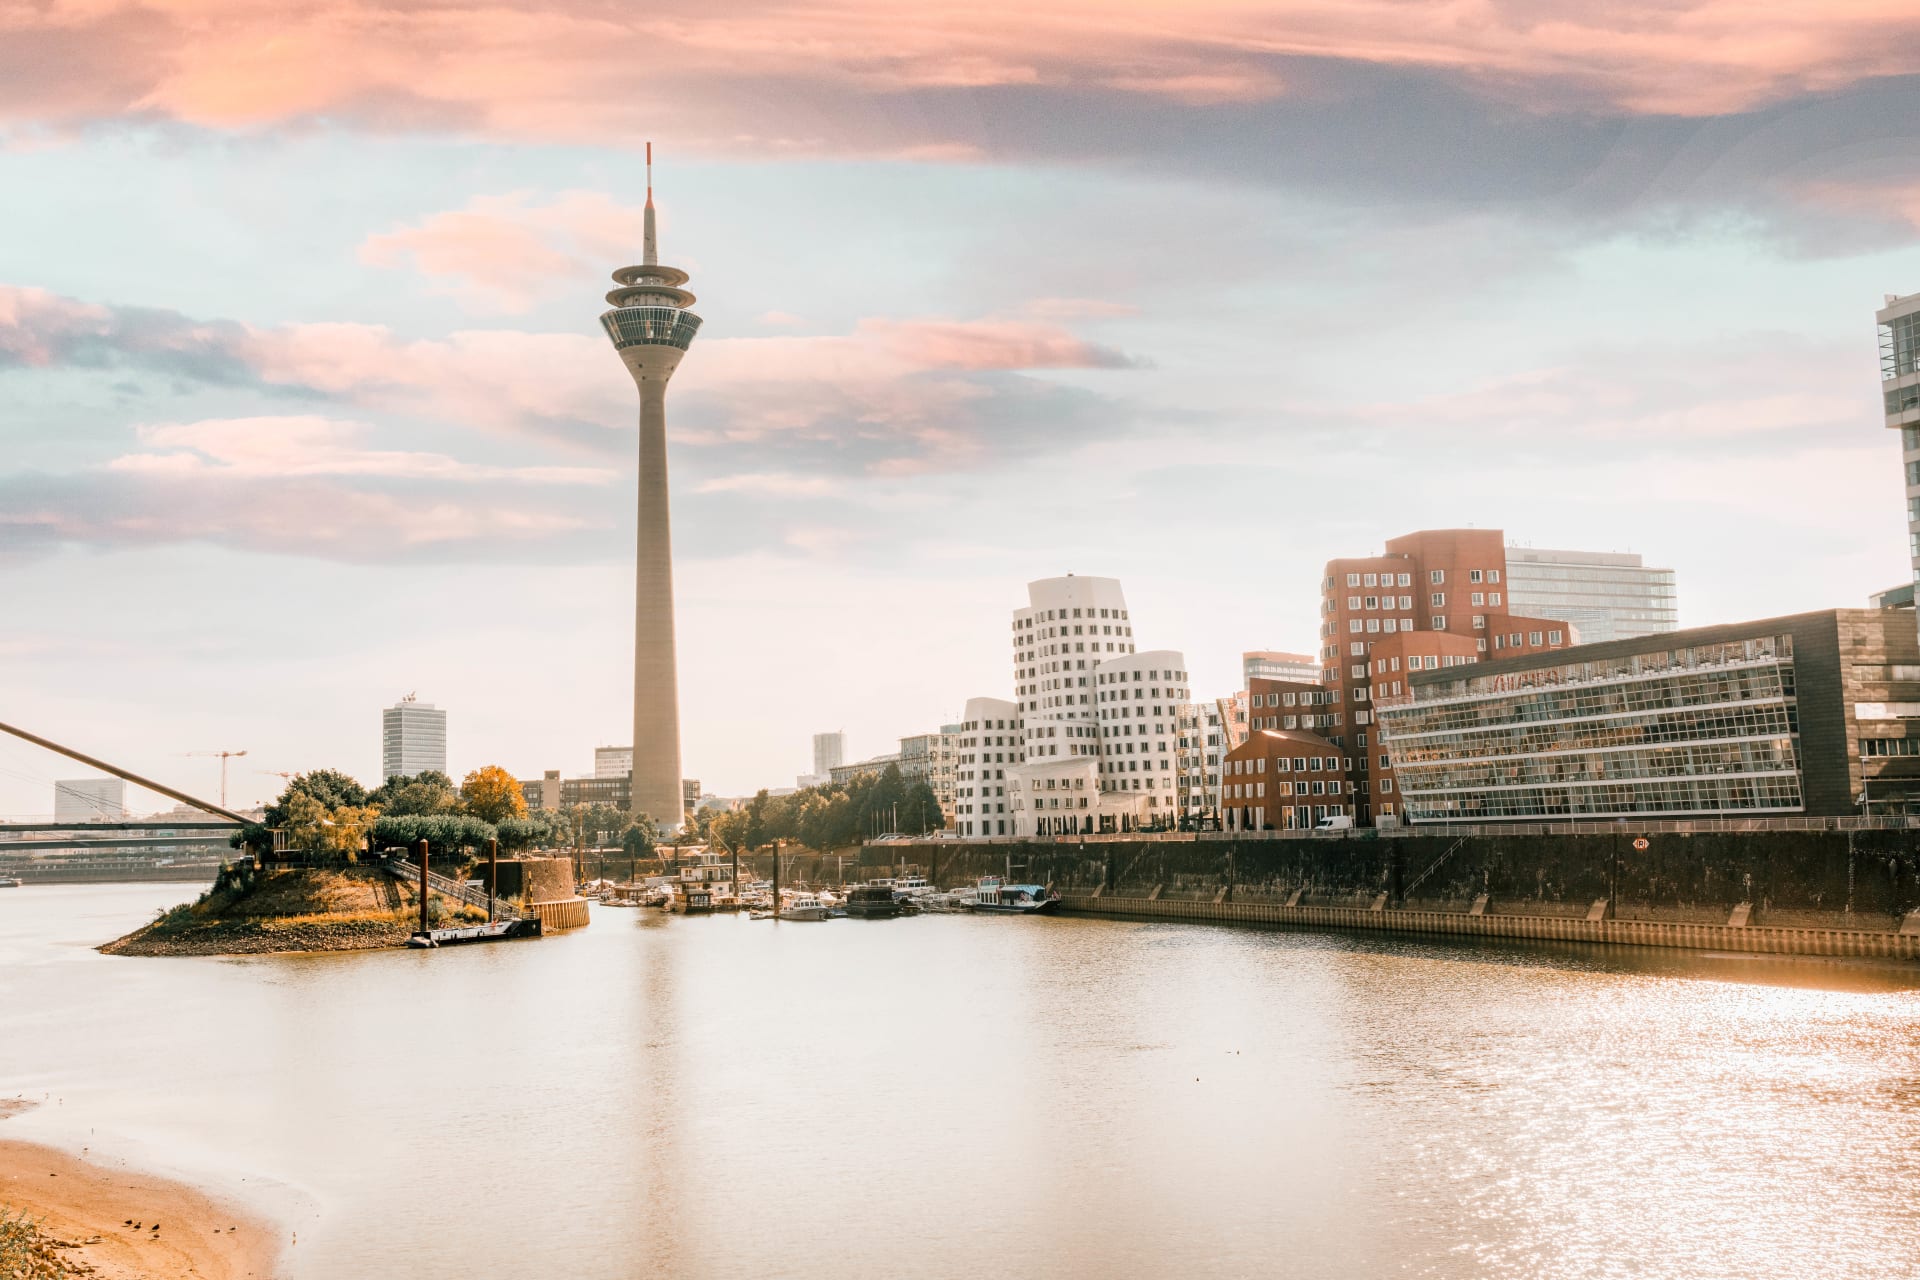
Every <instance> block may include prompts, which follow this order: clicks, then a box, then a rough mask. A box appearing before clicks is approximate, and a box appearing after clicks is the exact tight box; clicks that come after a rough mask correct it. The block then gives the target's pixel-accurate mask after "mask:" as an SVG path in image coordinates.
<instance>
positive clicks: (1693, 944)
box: [1060, 894, 1920, 960]
mask: <svg viewBox="0 0 1920 1280" xmlns="http://www.w3.org/2000/svg"><path fill="white" fill-rule="evenodd" d="M1060 905H1061V908H1062V909H1063V910H1064V911H1066V912H1068V913H1069V914H1073V915H1097V916H1113V917H1119V918H1123V919H1137V920H1187V921H1193V922H1195V923H1202V922H1204V923H1212V924H1262V925H1282V926H1293V927H1295V928H1306V929H1340V930H1348V931H1352V932H1360V933H1392V934H1444V935H1449V936H1452V937H1470V938H1502V939H1525V940H1529V941H1539V942H1590V943H1600V944H1609V945H1614V946H1630V947H1682V948H1690V949H1694V950H1706V951H1739V952H1755V953H1761V954H1768V955H1801V956H1845V957H1853V958H1859V959H1889V960H1915V959H1920V934H1903V933H1894V932H1887V931H1878V932H1870V931H1866V930H1860V929H1796V928H1773V927H1767V926H1751V925H1749V926H1728V925H1710V924H1686V923H1678V922H1669V921H1658V920H1599V921H1589V920H1576V919H1572V918H1570V917H1565V916H1527V915H1480V916H1474V915H1467V914H1466V913H1464V912H1458V911H1400V910H1381V911H1371V910H1361V909H1358V908H1354V907H1288V906H1283V905H1280V904H1278V903H1270V902H1195V901H1191V900H1189V901H1180V900H1168V899H1150V898H1121V897H1107V896H1104V895H1102V896H1100V897H1092V896H1084V895H1076V894H1066V895H1062V897H1061V902H1060Z"/></svg>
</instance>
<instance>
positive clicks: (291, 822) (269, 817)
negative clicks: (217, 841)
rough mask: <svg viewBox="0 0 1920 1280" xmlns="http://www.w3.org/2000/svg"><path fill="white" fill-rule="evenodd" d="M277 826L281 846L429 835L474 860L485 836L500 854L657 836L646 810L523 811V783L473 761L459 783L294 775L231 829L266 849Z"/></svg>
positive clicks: (321, 850)
mask: <svg viewBox="0 0 1920 1280" xmlns="http://www.w3.org/2000/svg"><path fill="white" fill-rule="evenodd" d="M275 830H280V831H283V832H285V835H286V846H287V848H289V849H296V850H300V851H302V852H305V853H309V854H317V855H319V856H321V857H331V858H336V859H338V860H341V861H345V862H352V861H354V860H356V859H357V858H358V856H359V855H360V854H362V853H365V852H368V851H370V850H371V851H378V850H381V849H392V848H399V847H407V848H411V847H412V846H413V845H415V844H417V843H419V842H420V841H421V840H425V841H426V842H427V851H428V855H429V856H430V857H432V858H434V859H436V860H438V861H443V862H448V861H450V862H470V861H472V860H473V858H474V857H475V855H476V854H477V853H478V851H479V850H481V849H483V848H485V847H486V844H487V841H489V840H496V841H498V842H499V848H500V851H501V852H502V853H520V852H524V851H527V850H530V849H570V850H574V851H575V852H578V851H581V850H584V849H586V848H589V847H604V846H606V845H609V844H618V845H619V846H621V848H622V849H624V850H625V852H626V853H627V855H628V856H629V857H634V858H644V857H649V856H651V855H652V853H653V849H654V846H655V844H657V843H658V840H659V834H658V830H657V828H656V827H655V824H654V821H653V819H652V818H651V817H649V816H648V815H646V814H631V813H627V812H626V811H624V810H621V809H616V808H614V807H613V806H611V805H604V804H594V805H585V804H580V805H571V806H568V807H567V808H564V809H536V810H532V811H529V810H528V808H527V801H526V797H525V795H524V794H523V793H522V792H521V789H520V783H519V781H518V780H517V779H515V778H514V776H513V775H512V774H510V773H508V772H507V771H506V770H505V769H503V768H501V767H500V766H499V765H486V766H484V767H482V768H479V769H475V770H474V771H473V772H471V773H469V774H468V775H467V776H466V778H465V779H464V780H463V781H461V782H460V783H459V784H458V785H455V783H454V781H453V779H452V778H450V777H448V776H447V775H446V774H444V773H439V772H437V771H434V770H427V771H426V772H424V773H418V774H415V775H413V776H411V777H393V778H388V779H387V780H386V781H385V782H383V783H381V784H380V785H379V786H378V787H376V788H374V789H372V790H368V789H367V788H366V787H363V786H362V785H361V784H360V783H359V782H358V781H357V780H356V779H354V778H353V777H351V776H349V775H348V774H345V773H342V772H341V771H339V770H338V769H315V770H314V771H313V772H311V773H302V774H297V775H295V776H294V777H293V778H292V779H291V780H290V781H289V782H288V783H287V786H286V789H285V790H284V791H282V792H281V793H280V797H279V798H278V799H277V800H275V801H274V802H273V803H272V804H270V805H268V806H267V808H266V812H265V814H264V816H263V817H262V820H261V821H260V822H258V823H255V824H252V825H249V826H246V827H243V828H241V829H240V831H238V832H237V833H235V835H234V836H233V839H232V844H233V846H234V847H235V848H242V849H247V850H250V851H252V852H256V853H264V852H267V851H269V850H271V849H272V848H273V833H274V831H275Z"/></svg>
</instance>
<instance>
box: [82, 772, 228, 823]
mask: <svg viewBox="0 0 1920 1280" xmlns="http://www.w3.org/2000/svg"><path fill="white" fill-rule="evenodd" d="M126 816H127V784H126V783H125V782H124V781H123V780H122V779H119V778H69V779H65V780H62V781H57V782H55V783H54V784H53V820H54V821H55V822H118V821H120V820H121V819H122V818H125V817H126ZM195 816H197V817H204V816H205V815H204V814H196V815H195Z"/></svg>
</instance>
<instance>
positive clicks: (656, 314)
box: [600, 307, 700, 351]
mask: <svg viewBox="0 0 1920 1280" xmlns="http://www.w3.org/2000/svg"><path fill="white" fill-rule="evenodd" d="M600 325H601V327H602V328H604V329H605V330H606V331H607V336H608V337H609V338H612V339H613V347H614V350H616V351H618V350H620V349H621V348H623V347H678V348H680V350H682V351H685V350H686V349H687V348H688V347H689V346H691V345H692V344H693V335H694V334H696V333H698V332H699V331H700V317H699V316H697V315H695V314H693V312H691V311H682V310H680V309H679V308H678V307H621V308H620V309H619V310H617V311H609V312H607V313H606V314H605V315H603V316H601V317H600Z"/></svg>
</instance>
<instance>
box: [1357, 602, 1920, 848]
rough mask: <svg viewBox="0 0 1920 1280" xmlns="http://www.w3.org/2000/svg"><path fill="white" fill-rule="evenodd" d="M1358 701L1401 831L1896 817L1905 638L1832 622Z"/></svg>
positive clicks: (1909, 662) (1845, 615) (1417, 684)
mask: <svg viewBox="0 0 1920 1280" xmlns="http://www.w3.org/2000/svg"><path fill="white" fill-rule="evenodd" d="M1403 688H1404V692H1402V693H1399V694H1397V695H1395V694H1389V695H1386V696H1384V697H1382V698H1381V699H1380V700H1379V701H1378V702H1376V704H1375V712H1376V714H1377V715H1378V717H1379V726H1380V734H1381V736H1382V738H1383V746H1384V750H1385V753H1386V754H1387V755H1389V756H1390V757H1391V758H1392V775H1393V776H1394V778H1395V779H1396V780H1397V783H1398V790H1397V792H1396V796H1397V798H1398V800H1399V801H1400V804H1401V808H1402V811H1403V815H1404V817H1405V818H1406V819H1407V820H1409V821H1411V822H1414V823H1420V822H1442V821H1454V822H1459V821H1468V822H1483V821H1502V820H1513V821H1539V820H1570V819H1580V818H1601V819H1611V818H1634V817H1641V818H1681V817H1771V816H1781V815H1807V816H1813V817H1838V816H1844V815H1850V814H1860V813H1889V812H1893V813H1905V812H1908V811H1910V808H1911V806H1912V803H1913V799H1914V797H1915V795H1916V793H1920V636H1916V633H1915V630H1914V625H1913V616H1912V615H1911V614H1910V613H1908V612H1907V611H1906V610H1904V609H1898V610H1894V609H1882V610H1875V609H1839V610H1829V611H1826V612H1823V613H1807V614H1796V615H1792V616H1790V617H1784V618H1769V619H1763V620H1761V621H1757V622H1749V623H1740V624H1735V625H1731V626H1722V627H1699V628H1692V629H1689V630H1686V631H1679V632H1674V633H1671V634H1668V635H1662V636H1658V637H1643V638H1640V639H1636V640H1621V641H1615V642H1612V643H1610V644H1602V645H1581V646H1578V647H1577V648H1573V649H1569V650H1565V651H1561V652H1535V653H1531V654H1525V655H1521V656H1518V657H1510V658H1507V659H1505V660H1501V661H1493V662H1475V663H1472V664H1471V665H1456V666H1455V667H1453V668H1451V669H1447V668H1442V669H1439V670H1431V669H1426V668H1424V666H1423V668H1422V669H1421V670H1420V671H1419V672H1418V673H1409V675H1408V678H1407V679H1406V680H1405V681H1404V682H1403Z"/></svg>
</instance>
